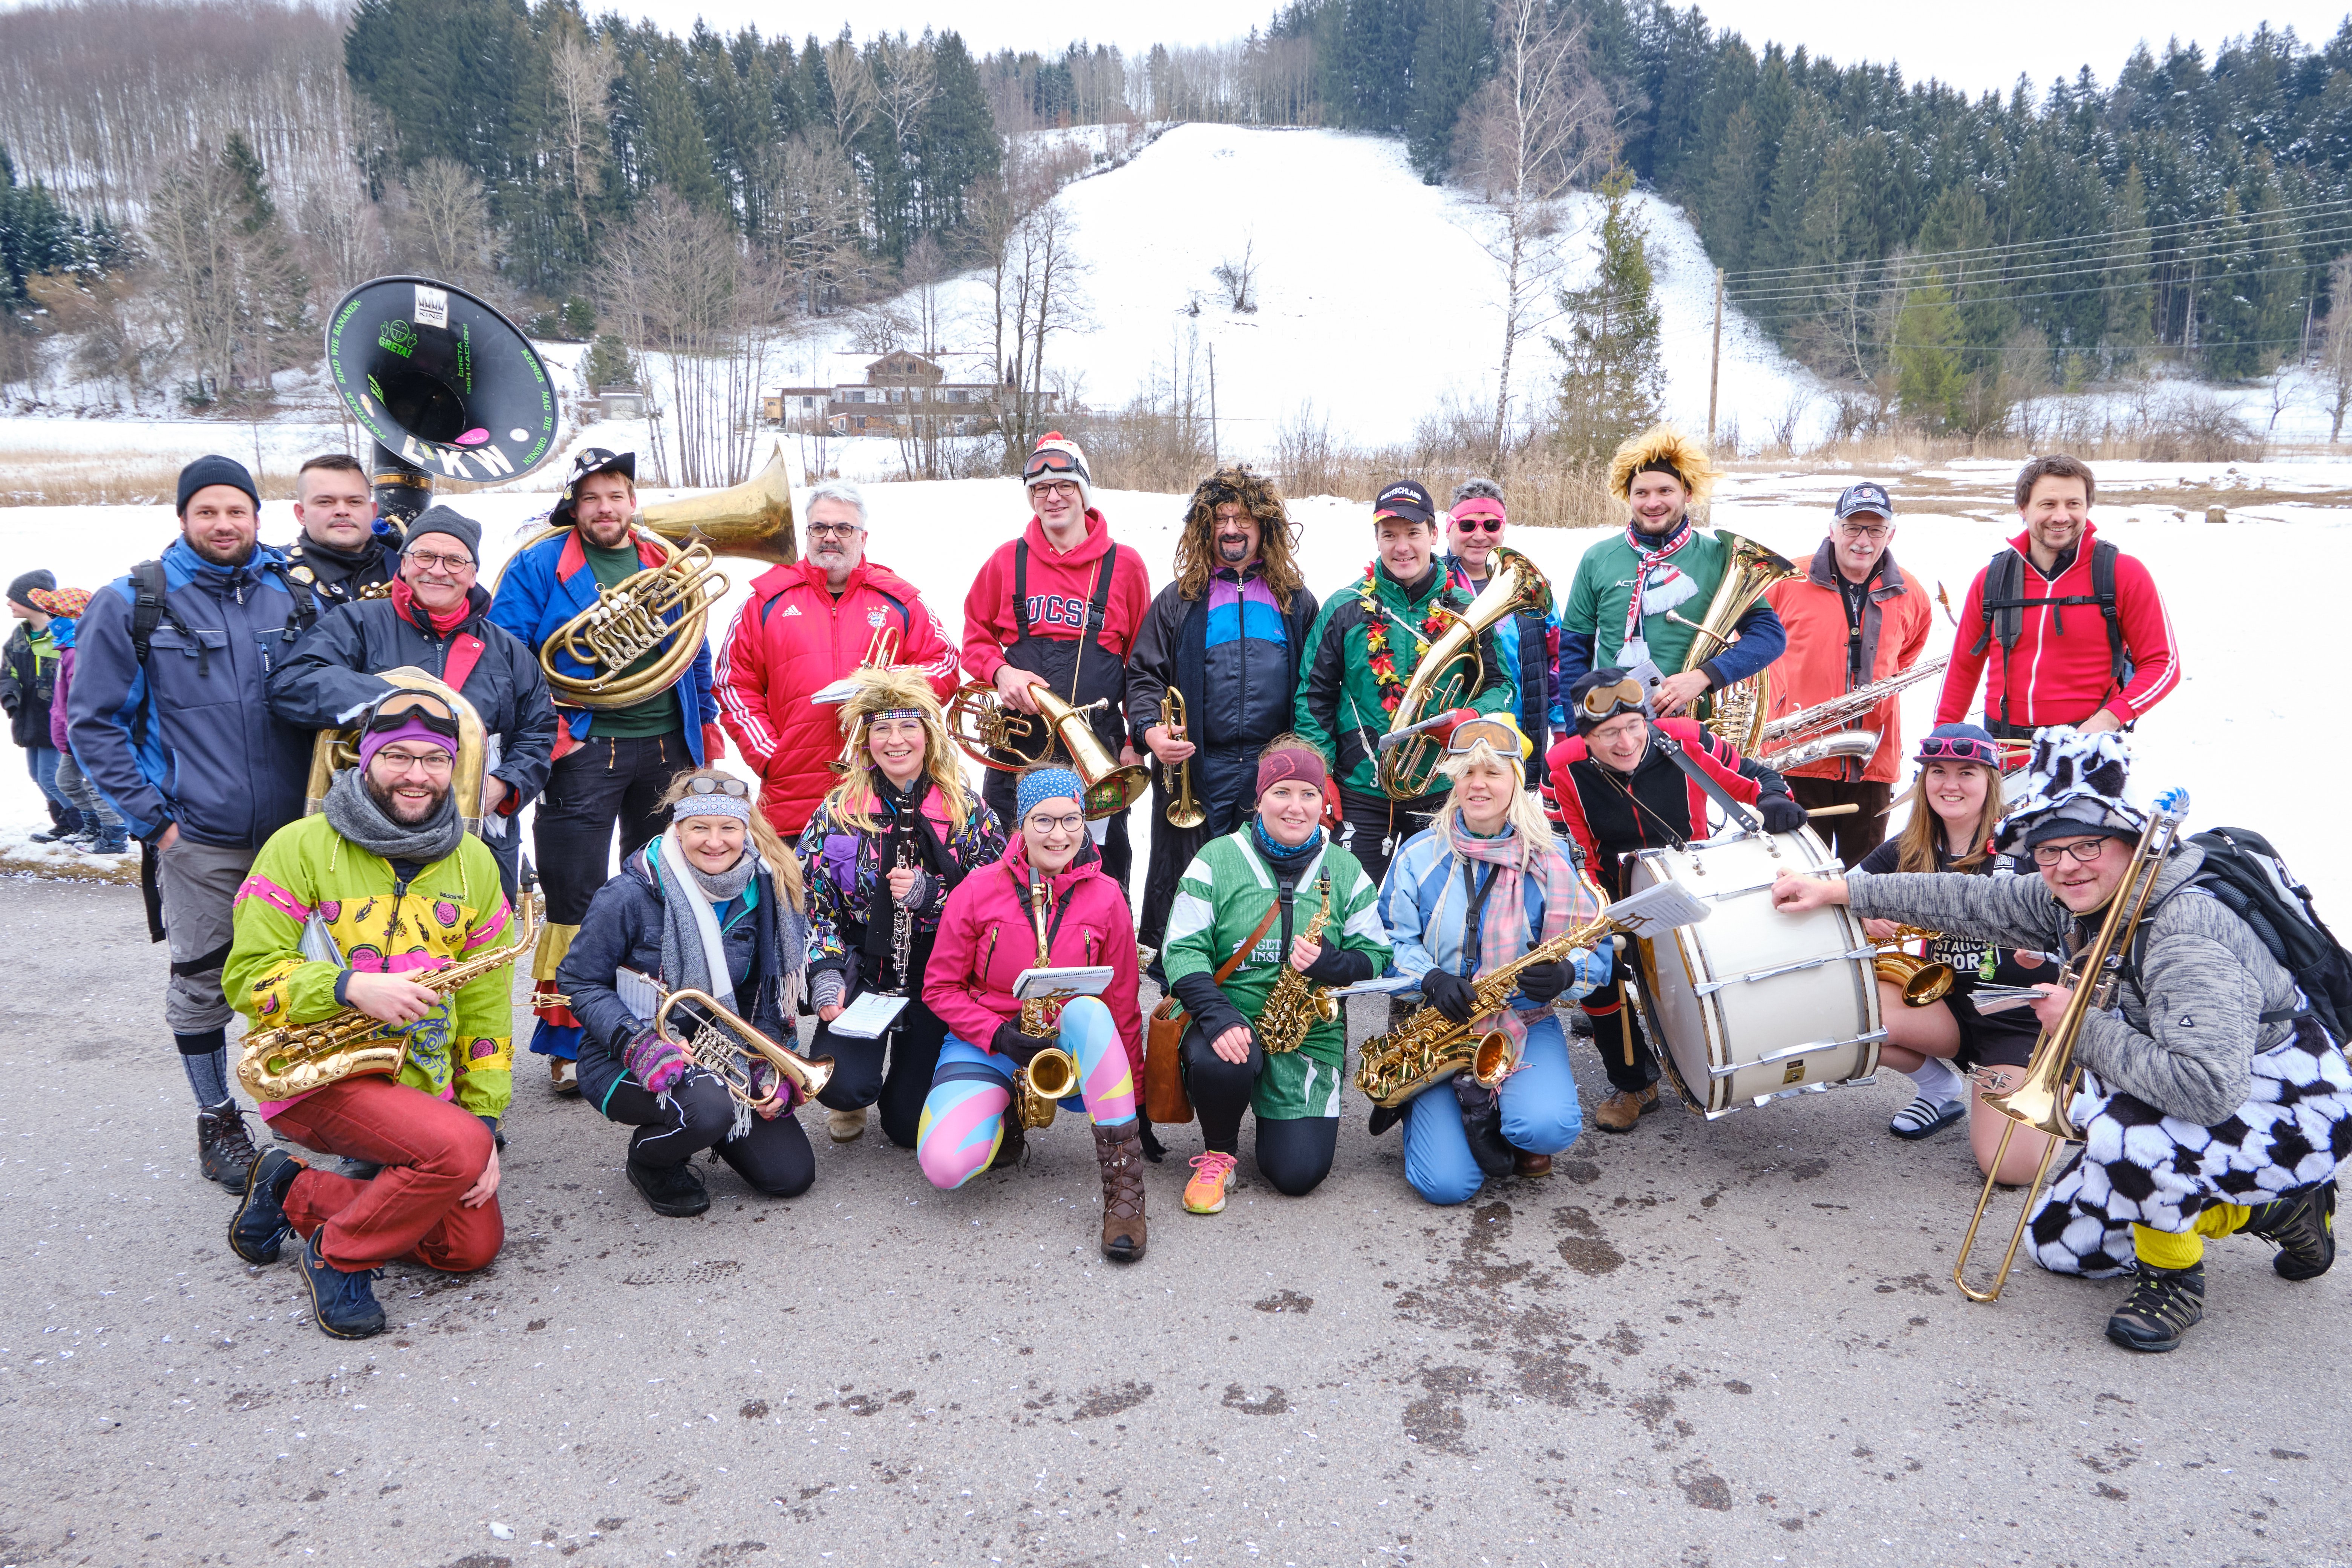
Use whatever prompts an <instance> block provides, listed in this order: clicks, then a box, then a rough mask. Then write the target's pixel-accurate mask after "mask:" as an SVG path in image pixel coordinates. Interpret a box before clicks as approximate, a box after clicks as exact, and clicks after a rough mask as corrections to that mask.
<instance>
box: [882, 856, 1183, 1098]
mask: <svg viewBox="0 0 2352 1568" xmlns="http://www.w3.org/2000/svg"><path fill="white" fill-rule="evenodd" d="M1080 853H1081V854H1083V853H1085V852H1084V851H1083V850H1081V851H1080ZM1051 886H1052V889H1053V893H1052V908H1051V910H1049V911H1048V912H1047V914H1046V916H1045V923H1046V926H1047V929H1049V930H1053V931H1054V944H1053V946H1052V948H1051V949H1050V950H1049V952H1050V953H1051V956H1052V958H1053V961H1054V963H1055V965H1056V966H1059V967H1075V966H1078V965H1091V964H1098V963H1107V964H1108V965H1110V971H1111V975H1110V984H1109V986H1108V988H1106V989H1105V990H1104V992H1103V994H1102V1000H1103V1005H1105V1006H1106V1007H1108V1008H1109V1009H1110V1016H1111V1022H1113V1023H1114V1024H1116V1025H1118V1037H1119V1039H1120V1040H1121V1041H1122V1042H1123V1043H1124V1044H1125V1045H1126V1047H1127V1059H1128V1064H1129V1067H1131V1068H1133V1069H1134V1071H1135V1081H1136V1082H1138V1083H1141V1082H1142V1081H1143V1011H1142V1008H1141V1007H1140V1005H1138V1003H1137V1001H1136V986H1137V984H1138V981H1137V977H1136V965H1135V959H1136V952H1135V917H1134V916H1133V915H1131V914H1129V912H1128V908H1127V896H1126V895H1125V894H1124V893H1121V892H1120V891H1119V890H1118V883H1117V882H1114V881H1112V880H1111V879H1109V878H1108V877H1106V876H1105V875H1103V869H1102V862H1101V861H1100V860H1099V859H1096V858H1087V861H1086V863H1085V864H1084V865H1074V866H1072V867H1070V868H1068V869H1067V870H1066V871H1064V872H1063V873H1062V874H1061V875H1060V876H1058V877H1055V878H1054V879H1052V881H1051ZM1057 916H1058V918H1059V920H1060V922H1061V924H1060V926H1059V928H1058V929H1055V925H1054V922H1055V919H1056V917H1057ZM1036 967H1037V928H1036V926H1035V925H1034V923H1033V922H1032V921H1031V920H1030V918H1029V855H1028V850H1027V847H1025V846H1024V844H1023V843H1022V841H1021V836H1020V835H1019V834H1018V833H1015V834H1014V835H1013V843H1012V845H1011V847H1008V848H1007V849H1006V850H1005V851H1004V858H1003V859H1002V860H999V861H997V862H996V864H994V865H992V866H986V867H982V868H981V869H979V870H976V871H974V872H973V873H972V874H971V876H969V877H966V878H965V879H963V880H962V881H961V882H960V883H958V884H957V885H956V889H955V891H954V892H952V893H950V894H949V895H948V901H947V904H946V906H945V907H944V908H943V909H941V910H940V934H939V938H938V940H937V941H936V942H934V943H933V944H932V947H931V964H930V968H929V970H928V971H926V972H925V974H924V978H923V1005H925V1006H926V1007H929V1009H930V1010H931V1011H932V1012H934V1013H936V1014H938V1015H939V1017H940V1022H941V1023H943V1024H945V1025H946V1026H948V1031H949V1033H950V1034H952V1035H954V1036H955V1037H956V1038H958V1039H960V1040H962V1041H964V1042H965V1043H966V1044H968V1045H973V1046H978V1047H980V1048H981V1049H982V1050H993V1049H994V1048H995V1047H994V1046H993V1045H992V1043H991V1042H992V1041H993V1040H994V1039H995V1038H996V1026H998V1025H999V1024H1002V1023H1004V1022H1006V1021H1007V1020H1009V1019H1013V1018H1017V1017H1019V1016H1020V1014H1021V1004H1020V1003H1018V1002H1016V1001H1014V1000H1013V982H1014V981H1015V980H1017V979H1019V978H1020V976H1021V972H1022V971H1023V970H1024V969H1034V968H1036Z"/></svg>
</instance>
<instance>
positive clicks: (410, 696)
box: [365, 691, 457, 741]
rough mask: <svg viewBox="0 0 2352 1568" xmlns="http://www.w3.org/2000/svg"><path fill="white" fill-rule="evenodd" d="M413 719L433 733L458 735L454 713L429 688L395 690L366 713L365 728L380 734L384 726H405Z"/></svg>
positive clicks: (395, 727)
mask: <svg viewBox="0 0 2352 1568" xmlns="http://www.w3.org/2000/svg"><path fill="white" fill-rule="evenodd" d="M411 721H415V722H416V723H419V724H422V725H424V726H425V728H426V729H427V730H430V731H433V732H434V733H435V734H436V735H446V736H448V737H449V738H450V739H451V740H453V741H454V740H456V739H457V714H456V713H455V712H454V711H452V710H451V709H450V707H449V705H448V704H447V703H446V702H444V701H442V700H441V699H439V698H438V697H436V696H434V695H433V694H432V693H431V692H429V691H395V692H394V693H393V694H392V695H391V696H389V697H387V698H385V699H384V700H383V701H381V702H379V703H377V704H376V705H375V710H374V711H373V712H372V713H370V714H369V715H368V718H367V726H366V731H365V732H366V733H369V734H381V733H383V731H387V730H399V729H404V728H405V727H406V726H407V725H408V724H409V723H410V722H411Z"/></svg>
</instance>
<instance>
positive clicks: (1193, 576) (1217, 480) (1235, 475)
mask: <svg viewBox="0 0 2352 1568" xmlns="http://www.w3.org/2000/svg"><path fill="white" fill-rule="evenodd" d="M1227 501H1239V502H1241V503H1242V505H1244V507H1247V508H1248V509H1249V514H1250V515H1251V516H1252V517H1254V518H1255V519H1257V526H1258V534H1259V542H1258V547H1257V555H1258V564H1259V568H1260V572H1261V574H1262V575H1263V576H1264V577H1265V586H1266V592H1268V593H1270V594H1272V595H1274V602H1275V603H1276V605H1280V606H1281V607H1282V608H1283V609H1284V610H1285V611H1287V610H1288V609H1289V608H1290V598H1291V595H1294V594H1296V593H1297V592H1298V590H1299V589H1301V588H1303V587H1305V586H1306V579H1305V578H1304V577H1302V576H1301V575H1300V574H1299V571H1298V558H1297V556H1296V555H1294V554H1292V553H1291V545H1292V543H1293V539H1292V529H1291V524H1290V513H1289V512H1288V511H1286V510H1284V508H1283V505H1282V492H1280V491H1279V490H1277V489H1275V488H1274V481H1273V480H1272V479H1267V478H1266V477H1265V475H1263V474H1254V473H1252V472H1250V471H1249V469H1247V468H1219V469H1218V470H1217V471H1216V472H1215V473H1213V474H1211V475H1210V476H1209V477H1208V478H1207V479H1202V481H1201V482H1200V484H1199V485H1198V486H1197V487H1196V488H1195V489H1193V491H1192V506H1191V509H1190V510H1187V511H1186V512H1185V514H1184V532H1183V535H1182V537H1181V538H1179V539H1178V540H1177V541H1176V591H1177V593H1178V594H1180V595H1182V596H1183V597H1185V598H1187V599H1197V598H1199V597H1200V596H1201V595H1203V594H1205V593H1207V592H1208V591H1209V576H1210V574H1212V573H1213V572H1214V571H1215V570H1216V569H1217V547H1216V539H1215V533H1216V527H1217V509H1218V508H1219V507H1221V506H1223V505H1224V504H1225V502H1227Z"/></svg>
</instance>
